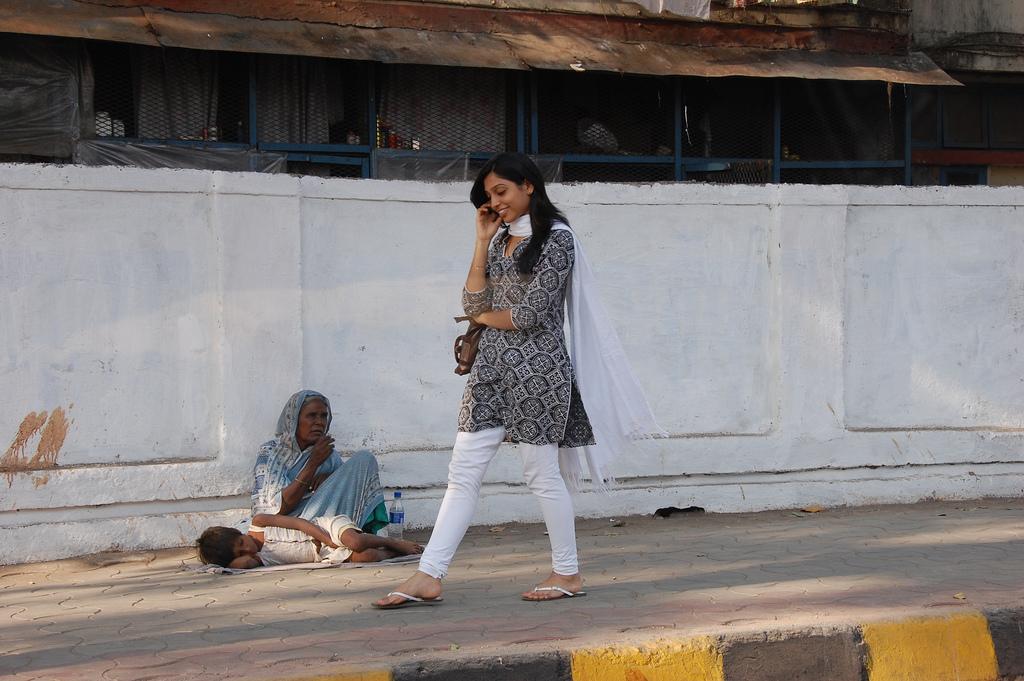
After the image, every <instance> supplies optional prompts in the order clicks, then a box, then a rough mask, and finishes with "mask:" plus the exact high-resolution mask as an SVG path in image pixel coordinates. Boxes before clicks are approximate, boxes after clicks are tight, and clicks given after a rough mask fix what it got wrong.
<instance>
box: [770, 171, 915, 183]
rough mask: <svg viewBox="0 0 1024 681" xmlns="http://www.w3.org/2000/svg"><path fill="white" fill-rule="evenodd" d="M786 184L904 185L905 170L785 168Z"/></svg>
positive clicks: (784, 180) (783, 173) (783, 177)
mask: <svg viewBox="0 0 1024 681" xmlns="http://www.w3.org/2000/svg"><path fill="white" fill-rule="evenodd" d="M781 177H782V182H783V183H786V184H867V185H891V184H902V183H903V168H783V169H782V174H781Z"/></svg>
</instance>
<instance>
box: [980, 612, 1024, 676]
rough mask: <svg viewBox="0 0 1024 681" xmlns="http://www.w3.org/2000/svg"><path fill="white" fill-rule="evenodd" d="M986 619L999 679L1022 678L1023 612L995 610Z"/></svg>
mask: <svg viewBox="0 0 1024 681" xmlns="http://www.w3.org/2000/svg"><path fill="white" fill-rule="evenodd" d="M987 619H988V630H989V632H991V634H992V642H993V643H994V644H995V648H996V659H997V660H998V662H999V676H1000V678H1010V679H1013V678H1016V677H1020V676H1024V610H996V611H994V612H990V613H987Z"/></svg>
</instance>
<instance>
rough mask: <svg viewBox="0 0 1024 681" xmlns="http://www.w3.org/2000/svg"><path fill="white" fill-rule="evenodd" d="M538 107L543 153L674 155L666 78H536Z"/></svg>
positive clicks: (670, 99) (545, 75)
mask: <svg viewBox="0 0 1024 681" xmlns="http://www.w3.org/2000/svg"><path fill="white" fill-rule="evenodd" d="M537 106H538V112H539V113H538V123H537V133H538V144H539V146H540V153H542V154H621V155H640V156H654V155H670V154H672V145H673V142H672V138H673V130H674V128H673V122H672V119H673V115H674V112H675V100H674V93H673V88H672V84H671V80H669V79H658V78H650V77H644V76H628V75H614V74H606V73H550V72H545V73H540V74H539V75H538V83H537ZM566 172H567V173H568V167H566ZM669 179H671V178H669Z"/></svg>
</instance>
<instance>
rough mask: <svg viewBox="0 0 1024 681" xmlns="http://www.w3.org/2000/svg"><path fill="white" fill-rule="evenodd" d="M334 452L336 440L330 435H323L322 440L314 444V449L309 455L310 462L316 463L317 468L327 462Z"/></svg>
mask: <svg viewBox="0 0 1024 681" xmlns="http://www.w3.org/2000/svg"><path fill="white" fill-rule="evenodd" d="M333 451H334V438H333V437H331V436H330V435H321V436H320V439H319V440H317V441H316V442H315V443H314V444H313V449H312V451H310V453H309V460H310V461H313V462H315V463H316V465H317V466H319V465H320V464H322V463H323V462H324V461H327V457H329V456H330V455H331V452H333Z"/></svg>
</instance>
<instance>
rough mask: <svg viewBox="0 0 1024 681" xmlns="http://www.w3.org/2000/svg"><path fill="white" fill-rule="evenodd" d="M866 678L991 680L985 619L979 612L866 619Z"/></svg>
mask: <svg viewBox="0 0 1024 681" xmlns="http://www.w3.org/2000/svg"><path fill="white" fill-rule="evenodd" d="M861 633H862V635H863V637H864V643H865V645H866V646H867V670H868V679H869V681H921V680H927V681H995V680H996V679H997V678H998V676H999V670H998V666H997V664H996V652H995V647H994V646H993V644H992V636H991V635H990V634H989V630H988V621H987V620H986V619H985V616H984V615H982V614H981V613H980V612H976V613H966V614H963V615H959V614H958V615H952V616H950V617H920V618H911V619H906V620H900V621H897V622H883V623H878V624H865V625H863V626H862V627H861Z"/></svg>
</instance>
